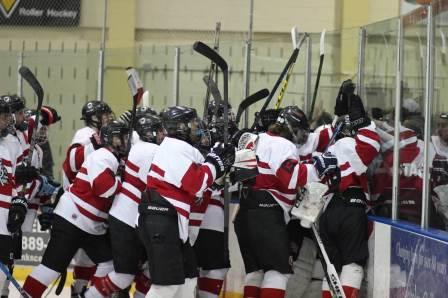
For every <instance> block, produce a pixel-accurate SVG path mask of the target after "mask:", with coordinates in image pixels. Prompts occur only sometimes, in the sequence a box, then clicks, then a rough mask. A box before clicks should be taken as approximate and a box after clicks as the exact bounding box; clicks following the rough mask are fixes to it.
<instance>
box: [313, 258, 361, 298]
mask: <svg viewBox="0 0 448 298" xmlns="http://www.w3.org/2000/svg"><path fill="white" fill-rule="evenodd" d="M363 274H364V270H363V268H362V266H360V265H358V264H355V263H350V264H348V265H344V266H342V272H341V276H340V279H341V284H342V289H343V290H344V294H345V297H346V298H358V297H359V289H360V288H361V282H362V277H363ZM331 297H332V295H331V292H330V287H329V286H328V283H327V280H326V279H325V278H324V281H323V285H322V298H331Z"/></svg>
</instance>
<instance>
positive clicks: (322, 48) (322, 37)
mask: <svg viewBox="0 0 448 298" xmlns="http://www.w3.org/2000/svg"><path fill="white" fill-rule="evenodd" d="M324 57H325V29H324V30H323V31H322V33H321V34H320V56H319V68H318V69H317V77H316V83H315V85H314V92H313V99H312V102H311V109H310V114H309V115H308V119H309V120H310V121H311V119H312V118H313V113H314V105H315V104H316V99H317V90H318V89H319V82H320V77H321V75H322V66H323V65H324Z"/></svg>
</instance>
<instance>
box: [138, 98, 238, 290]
mask: <svg viewBox="0 0 448 298" xmlns="http://www.w3.org/2000/svg"><path fill="white" fill-rule="evenodd" d="M161 117H162V119H163V123H164V126H165V128H166V130H167V133H168V136H167V137H165V139H164V140H163V142H162V143H161V144H160V147H159V149H158V150H157V153H156V155H155V156H154V159H153V163H152V165H151V170H150V172H149V177H148V185H147V186H148V189H149V193H148V194H149V198H145V197H144V198H143V199H142V203H141V204H140V208H139V212H140V218H139V230H140V233H141V237H142V240H143V242H144V245H145V248H146V252H147V255H148V261H149V270H150V273H151V279H152V286H151V289H150V290H149V293H148V297H151V298H153V297H164V298H165V297H167V298H168V297H175V295H180V294H181V295H183V296H182V297H194V288H195V287H196V278H197V276H198V272H197V268H196V267H197V265H196V259H195V254H194V251H193V249H192V247H191V245H190V242H189V232H188V222H189V214H190V210H191V206H192V204H195V202H197V200H198V199H197V197H199V198H200V197H202V195H203V192H204V191H205V190H206V189H207V188H208V187H210V186H211V185H212V183H213V182H214V181H215V180H216V179H217V178H219V177H222V176H223V175H225V173H226V172H227V171H228V169H229V168H230V166H231V165H232V164H233V162H234V159H235V148H234V147H233V146H229V145H222V144H217V145H216V146H215V147H214V148H213V149H212V150H211V152H210V153H209V154H207V156H206V157H205V159H204V157H203V156H202V154H201V153H200V152H199V150H198V149H196V148H195V146H197V145H198V144H199V143H200V142H201V139H202V136H203V128H202V127H201V126H200V123H201V121H200V119H199V118H198V117H197V113H196V110H195V109H193V108H188V107H181V106H175V107H169V108H167V109H165V110H163V111H162V113H161Z"/></svg>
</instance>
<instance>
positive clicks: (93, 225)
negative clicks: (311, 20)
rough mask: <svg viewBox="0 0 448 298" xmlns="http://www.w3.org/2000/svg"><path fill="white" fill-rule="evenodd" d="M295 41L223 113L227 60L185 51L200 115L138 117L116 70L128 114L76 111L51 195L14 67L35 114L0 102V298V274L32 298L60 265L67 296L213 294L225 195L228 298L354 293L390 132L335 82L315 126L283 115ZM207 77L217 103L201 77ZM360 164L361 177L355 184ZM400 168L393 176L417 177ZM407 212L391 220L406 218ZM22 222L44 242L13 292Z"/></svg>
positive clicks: (446, 168) (45, 117)
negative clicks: (202, 70)
mask: <svg viewBox="0 0 448 298" xmlns="http://www.w3.org/2000/svg"><path fill="white" fill-rule="evenodd" d="M294 35H295V34H294ZM302 41H303V40H302ZM301 43H302V42H301ZM301 43H300V44H299V45H295V47H294V52H293V55H294V56H293V58H294V59H292V60H291V61H292V62H291V61H289V62H288V64H287V65H286V66H285V69H284V71H283V72H282V74H281V76H280V78H279V79H278V81H277V83H276V86H274V88H273V90H272V91H271V92H269V91H268V90H267V89H263V90H261V91H259V92H257V93H255V94H253V95H251V96H249V97H248V98H246V99H245V100H243V101H242V102H241V105H240V106H239V108H238V113H237V115H236V116H235V114H234V113H233V111H232V106H231V105H230V104H229V100H228V66H227V63H226V61H225V60H224V59H223V58H222V57H221V56H220V55H219V54H218V53H217V52H216V51H215V50H213V49H211V48H209V47H208V46H207V45H205V44H203V43H201V42H196V43H195V44H194V46H193V49H194V50H195V51H196V52H198V53H199V54H201V55H203V56H204V57H205V58H208V59H209V60H211V64H212V70H213V71H210V73H209V76H207V77H206V78H205V79H204V81H205V83H206V85H207V88H208V92H207V98H206V103H205V105H206V108H204V115H203V117H202V118H203V119H201V117H199V115H198V113H197V111H196V109H194V108H191V107H187V106H171V107H166V108H164V109H163V110H162V111H161V112H160V113H157V112H156V111H155V110H154V109H153V108H151V107H145V106H141V103H140V101H141V98H142V94H143V86H142V84H141V82H140V81H139V79H138V76H137V73H136V71H135V70H133V69H132V68H129V69H127V75H128V83H129V86H130V89H131V93H132V108H131V109H130V110H128V111H126V112H124V113H123V114H122V115H121V116H120V117H119V118H118V120H115V119H114V116H113V115H114V113H113V112H112V109H111V108H110V107H109V106H108V104H107V103H105V102H102V101H96V100H92V101H88V102H86V103H85V105H84V106H83V107H82V110H81V119H82V120H84V122H85V127H83V128H81V129H79V130H78V131H76V133H75V135H74V137H73V139H72V142H71V144H70V145H69V146H68V149H67V151H66V158H65V160H64V162H63V165H62V171H63V181H62V186H60V185H59V184H58V183H56V182H54V181H53V180H52V179H51V177H47V176H45V175H43V174H42V155H43V154H42V153H43V152H42V147H41V145H42V144H43V143H45V142H46V141H47V137H48V132H49V127H51V125H52V124H54V123H56V122H57V121H59V120H60V119H61V117H60V116H59V114H58V112H57V111H56V110H55V109H54V108H53V107H51V106H42V100H43V89H42V87H41V86H40V84H39V82H38V81H37V79H36V78H35V77H34V75H33V74H32V73H31V72H30V71H29V70H28V69H27V68H24V69H21V71H20V73H21V75H22V76H24V78H25V79H26V80H27V81H28V82H29V83H30V85H31V86H32V88H33V90H34V91H35V93H36V95H37V97H38V105H37V109H36V110H28V112H25V111H27V109H26V104H25V99H24V98H22V97H19V96H16V95H4V96H0V216H1V218H0V220H1V221H0V242H1V243H2V245H0V261H1V263H0V268H1V270H2V272H4V274H3V273H0V286H3V289H2V297H3V296H7V295H8V285H9V284H8V282H7V278H6V277H7V276H8V279H10V280H11V281H12V282H14V285H15V286H16V287H17V288H18V290H19V291H20V293H21V295H22V296H23V297H41V296H42V295H43V293H44V292H45V290H46V289H47V287H48V286H49V285H50V284H51V283H52V282H53V281H55V280H56V279H57V278H58V277H59V276H62V277H64V276H65V274H66V270H67V267H68V266H69V265H70V262H73V265H74V267H73V273H74V274H73V276H74V282H73V284H72V285H71V295H72V297H129V292H130V287H131V285H132V284H133V283H135V291H134V292H133V295H134V297H145V296H147V297H152V298H156V297H163V298H165V297H204V298H208V297H218V296H219V295H220V294H221V293H222V292H223V284H224V281H225V279H226V274H227V272H228V270H229V268H230V267H231V264H230V256H229V218H230V216H229V203H230V196H231V195H233V196H234V198H236V199H239V206H238V208H236V212H235V213H234V215H233V224H234V228H235V233H236V236H237V242H238V243H237V245H238V246H239V249H240V252H241V256H242V259H243V262H244V269H245V273H246V274H245V279H244V290H243V291H244V297H262V298H267V297H269V298H281V297H285V296H289V297H325V298H329V297H351V298H356V297H359V295H360V289H361V281H362V279H363V276H364V266H365V265H366V262H367V259H368V257H369V256H368V247H367V239H368V236H369V235H368V227H367V215H366V214H367V213H366V212H367V209H368V208H367V205H368V200H369V196H370V193H369V189H372V195H373V197H375V198H377V199H378V201H377V202H379V203H377V206H376V210H377V212H387V210H388V208H387V204H388V203H387V200H386V199H384V196H385V194H386V193H387V191H386V189H387V188H390V185H389V184H390V183H389V182H390V181H391V180H390V179H389V178H390V173H389V171H388V169H390V168H391V166H392V164H391V161H390V155H391V152H392V151H391V142H390V140H391V139H392V136H391V130H390V129H389V128H390V127H391V126H390V124H388V123H387V122H386V121H384V120H382V119H380V117H377V114H378V110H376V112H377V113H376V114H375V115H376V116H375V117H374V120H371V119H370V118H369V116H368V115H367V113H366V111H365V109H364V105H363V103H362V100H361V98H360V97H359V96H358V95H356V94H355V85H354V84H353V83H352V81H351V80H347V81H344V82H343V83H342V85H341V86H340V89H339V93H338V95H337V97H336V100H335V103H334V120H333V122H332V123H327V124H324V125H321V126H314V127H311V126H312V123H310V122H311V120H312V121H313V123H316V122H317V121H318V120H319V119H308V117H307V116H306V115H305V113H304V112H303V111H302V110H301V109H300V108H299V107H297V106H293V105H289V106H286V107H283V108H282V107H280V105H281V103H282V100H283V98H284V96H285V91H286V88H287V83H288V79H289V78H290V76H291V75H292V74H293V73H292V70H291V71H288V69H290V67H292V66H293V64H294V61H295V59H296V58H297V55H298V53H299V48H300V45H301ZM322 63H323V51H322V57H321V64H322ZM291 64H292V65H291ZM319 68H320V69H321V68H322V65H320V66H319ZM218 70H220V71H221V72H222V78H223V81H224V82H223V90H222V91H223V96H221V92H220V90H219V89H218V87H217V86H218V84H217V82H214V81H213V79H212V78H214V77H217V76H215V74H214V72H215V71H218ZM318 73H319V76H320V73H321V71H319V72H318ZM283 79H285V80H286V81H285V82H284V85H283V87H282V90H281V96H279V97H278V98H277V104H276V107H275V108H274V109H270V108H269V104H270V101H271V99H272V98H273V95H274V93H275V92H276V89H277V88H278V85H279V84H280V82H281V81H282V80H283ZM318 79H319V78H318ZM317 88H318V81H317V83H316V87H315V92H316V91H317ZM209 91H210V92H209ZM209 94H211V98H210V99H208V97H209ZM264 98H267V99H266V101H265V102H264V104H263V108H262V109H261V110H260V111H259V112H257V113H256V114H255V120H254V123H253V125H252V126H251V128H250V129H248V128H246V129H242V130H239V128H238V123H239V120H240V117H241V115H242V112H243V111H244V110H245V109H247V108H248V107H249V106H250V105H251V104H254V103H255V102H257V101H259V100H262V99H264ZM314 98H316V96H314ZM139 105H140V106H139ZM313 106H314V103H313ZM28 108H29V107H28ZM317 114H318V113H317ZM316 117H318V115H316ZM447 118H448V117H447V114H442V115H440V119H439V122H438V130H437V133H438V135H437V136H434V137H433V143H434V146H433V149H432V151H433V152H432V153H431V154H432V155H431V158H432V160H433V171H432V174H431V175H432V176H431V182H432V184H433V185H434V186H435V187H434V193H433V200H434V206H435V209H436V210H437V211H438V212H439V213H440V214H441V218H442V219H443V221H444V223H445V224H446V223H447V222H448V215H447V214H448V211H447V210H448V207H447V206H448V203H447V202H446V197H447V195H446V194H447V193H448V190H447V188H446V186H447V185H448V174H447V173H448V162H447V161H446V160H447V158H448V154H447V152H448V149H447V148H448V137H447V136H448V133H447V131H448V129H447V127H448V124H447V123H448V122H447V121H448V120H447ZM401 133H402V134H403V138H402V139H403V140H404V142H403V148H405V149H406V154H404V155H403V158H404V159H406V161H408V162H409V163H414V162H415V163H418V161H419V159H418V156H420V154H421V151H420V149H419V147H418V142H419V141H418V139H417V135H416V134H415V132H414V131H413V130H411V129H410V128H405V127H403V128H402V131H401ZM400 136H401V135H400ZM400 144H401V143H400ZM400 146H401V145H400ZM380 152H381V153H382V155H381V154H380ZM380 157H382V158H383V159H381V160H379V158H380ZM374 161H376V162H374ZM373 165H376V167H375V168H374V170H377V172H375V171H372V172H373V173H377V174H374V175H376V176H375V177H374V178H375V179H373V180H372V181H373V183H372V185H369V183H368V175H367V173H368V169H369V170H372V168H373ZM378 165H380V166H379V167H378ZM415 168H418V165H417V166H416V167H415ZM378 169H380V170H381V171H378ZM412 169H414V168H410V170H409V171H405V169H403V173H401V174H402V175H404V176H406V177H407V178H409V179H410V180H409V181H420V180H421V177H420V178H418V177H419V171H418V170H417V171H412ZM370 174H371V173H370ZM418 179H420V180H418ZM370 186H371V187H370ZM408 195H409V198H410V199H412V194H411V193H409V194H408ZM385 210H386V211H385ZM414 211H415V210H408V212H407V213H405V214H406V216H408V217H409V219H412V218H413V217H412V216H413V214H414V213H415V212H414ZM413 212H414V213H413ZM37 214H38V216H37V219H38V220H39V223H40V226H41V229H42V230H51V237H50V240H49V242H48V245H47V248H46V250H45V252H44V255H43V258H42V262H41V264H39V265H38V266H37V267H35V268H34V270H33V271H32V272H31V273H30V274H29V276H28V277H27V279H26V281H25V283H24V285H23V288H22V287H20V285H19V284H18V283H17V282H16V281H15V280H14V279H13V278H12V277H11V275H10V273H12V271H13V266H14V259H18V258H20V253H21V252H20V249H17V247H20V240H21V237H22V232H23V231H29V230H30V229H31V226H32V224H33V221H34V220H35V218H36V215H37ZM18 243H19V245H17V244H18ZM232 244H233V243H232ZM235 245H236V243H235ZM62 280H63V281H64V282H65V278H62ZM316 281H317V283H318V285H316Z"/></svg>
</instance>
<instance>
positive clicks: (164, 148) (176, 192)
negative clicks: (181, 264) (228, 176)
mask: <svg viewBox="0 0 448 298" xmlns="http://www.w3.org/2000/svg"><path fill="white" fill-rule="evenodd" d="M215 178H216V170H215V167H214V166H213V165H211V164H209V163H204V157H203V156H202V154H201V153H200V152H199V150H197V149H196V148H194V147H193V146H191V145H190V144H188V143H187V142H184V141H182V140H178V139H174V138H170V137H165V139H164V140H163V142H162V143H161V144H160V147H159V149H158V150H157V152H156V154H155V156H154V159H153V162H152V165H151V170H150V172H149V175H148V188H149V189H154V190H155V191H157V192H158V193H159V194H160V195H161V196H162V197H164V198H165V199H166V200H167V201H168V202H170V203H171V205H173V206H174V208H175V209H176V210H177V214H178V220H179V236H180V238H181V239H182V240H183V242H186V241H187V239H188V221H189V218H190V210H191V205H192V204H194V201H195V198H196V197H202V195H203V192H204V191H205V190H206V189H207V188H208V187H209V186H211V185H212V184H213V181H214V180H215Z"/></svg>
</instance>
